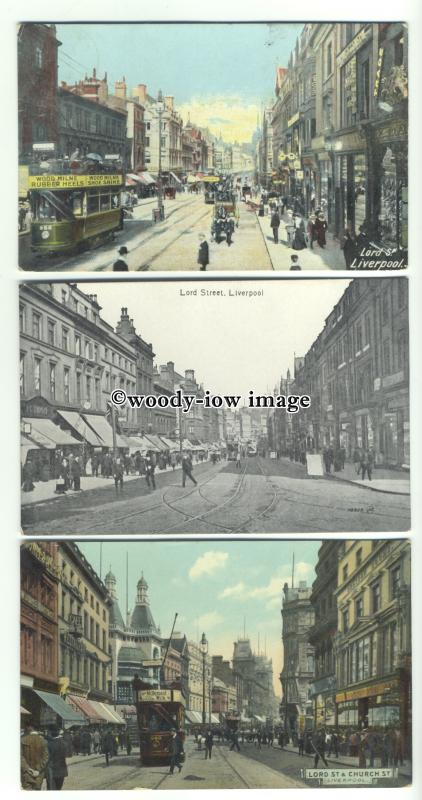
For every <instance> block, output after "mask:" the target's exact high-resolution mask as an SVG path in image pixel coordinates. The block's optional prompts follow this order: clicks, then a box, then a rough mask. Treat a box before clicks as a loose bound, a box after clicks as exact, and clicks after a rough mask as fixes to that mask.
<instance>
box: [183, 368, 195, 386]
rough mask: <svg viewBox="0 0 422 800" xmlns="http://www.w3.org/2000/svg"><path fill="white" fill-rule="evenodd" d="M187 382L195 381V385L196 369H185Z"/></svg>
mask: <svg viewBox="0 0 422 800" xmlns="http://www.w3.org/2000/svg"><path fill="white" fill-rule="evenodd" d="M185 380H187V381H193V383H195V370H194V369H185Z"/></svg>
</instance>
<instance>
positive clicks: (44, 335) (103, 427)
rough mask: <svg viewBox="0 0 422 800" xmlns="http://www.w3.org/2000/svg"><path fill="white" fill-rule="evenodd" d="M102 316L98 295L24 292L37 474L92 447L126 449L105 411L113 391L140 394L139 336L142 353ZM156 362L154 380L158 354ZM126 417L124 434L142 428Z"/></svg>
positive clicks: (27, 288) (26, 395)
mask: <svg viewBox="0 0 422 800" xmlns="http://www.w3.org/2000/svg"><path fill="white" fill-rule="evenodd" d="M100 312H101V307H100V306H99V304H98V300H97V296H96V295H87V294H85V293H84V292H82V291H81V290H80V289H78V287H77V286H76V285H75V284H60V283H53V284H25V285H23V286H22V287H21V289H20V304H19V314H20V317H19V319H20V394H21V414H22V425H23V430H24V434H23V435H24V437H25V439H24V444H25V447H24V448H23V452H24V453H25V456H26V455H27V454H29V456H30V458H31V460H32V462H33V464H34V468H35V469H36V473H37V475H38V474H39V473H41V471H42V468H43V467H44V468H45V470H47V471H48V472H49V474H50V476H54V475H55V474H57V466H58V464H60V463H61V460H62V458H63V456H64V455H68V454H69V453H71V452H72V453H74V454H78V455H79V456H81V457H82V460H83V462H84V463H85V461H86V459H87V457H88V455H89V454H90V453H91V452H92V449H93V448H94V449H96V450H97V451H99V452H101V450H102V449H103V448H108V449H111V448H113V446H114V444H116V445H117V446H124V442H122V441H120V438H119V436H118V434H116V437H115V438H114V437H113V430H112V425H110V424H109V422H108V421H107V417H106V414H107V413H108V412H109V406H108V403H109V400H110V392H111V391H112V390H113V389H114V388H122V389H125V390H126V391H127V392H128V393H136V389H137V385H138V380H139V378H138V373H139V370H138V361H139V357H138V346H140V345H139V341H138V339H139V337H138V338H136V337H135V338H136V345H137V347H136V348H135V346H133V345H132V344H131V343H130V342H128V341H126V339H125V338H124V337H123V336H122V335H121V334H120V333H116V332H115V331H114V330H113V328H112V327H111V325H109V324H108V323H107V322H105V321H104V320H103V319H102V318H101V316H100ZM149 352H151V353H152V348H151V351H150V350H148V353H149ZM150 362H151V368H150V372H151V375H152V355H151V357H150ZM119 417H120V419H121V422H120V423H119V424H120V425H121V429H122V431H125V432H126V431H127V432H130V431H133V430H139V418H138V415H137V411H136V410H134V409H129V408H126V407H125V408H123V409H122V410H121V413H120V415H119ZM123 419H124V421H123ZM31 444H32V445H33V446H32V448H31ZM44 477H46V476H44Z"/></svg>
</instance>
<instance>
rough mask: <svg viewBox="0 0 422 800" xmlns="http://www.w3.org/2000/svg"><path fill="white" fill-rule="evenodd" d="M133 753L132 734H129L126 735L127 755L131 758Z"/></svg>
mask: <svg viewBox="0 0 422 800" xmlns="http://www.w3.org/2000/svg"><path fill="white" fill-rule="evenodd" d="M131 752H132V742H131V739H130V734H129V733H128V732H127V733H126V753H127V754H128V756H130V754H131Z"/></svg>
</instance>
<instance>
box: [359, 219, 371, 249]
mask: <svg viewBox="0 0 422 800" xmlns="http://www.w3.org/2000/svg"><path fill="white" fill-rule="evenodd" d="M369 245H370V242H369V237H368V234H367V232H366V226H365V225H360V226H359V233H358V235H357V237H356V250H357V254H358V255H363V254H364V252H365V250H366V249H367V248H368V247H369Z"/></svg>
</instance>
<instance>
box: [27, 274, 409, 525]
mask: <svg viewBox="0 0 422 800" xmlns="http://www.w3.org/2000/svg"><path fill="white" fill-rule="evenodd" d="M19 312H20V320H19V321H20V394H21V448H20V452H21V487H22V491H21V504H22V505H21V507H22V527H23V530H24V532H25V533H28V534H39V535H42V534H51V535H54V534H63V535H77V534H81V535H85V534H91V535H103V534H113V533H114V534H119V535H122V534H128V533H131V534H145V533H146V534H151V535H154V534H164V533H166V534H167V533H168V534H176V533H183V534H187V533H190V534H201V533H205V534H208V533H219V534H222V535H224V534H227V533H239V534H240V533H243V532H249V533H263V532H267V533H306V532H313V533H317V532H322V533H324V532H328V531H330V532H346V533H347V532H351V531H367V532H369V531H372V532H373V531H378V532H385V531H407V530H409V527H410V425H409V332H408V279H407V278H406V277H402V276H399V275H397V276H394V277H392V276H389V277H383V276H377V277H359V278H356V279H354V280H349V279H343V278H335V279H332V278H330V279H327V278H322V279H321V278H318V279H317V278H308V279H303V280H299V281H298V280H296V279H294V278H288V279H286V280H282V281H280V280H272V281H265V282H262V281H256V280H252V281H251V280H245V281H209V280H205V281H191V282H187V281H186V282H185V281H184V282H173V281H158V282H157V281H153V282H151V281H147V282H145V281H142V282H139V281H136V280H129V281H127V280H126V281H125V280H120V281H115V280H112V281H100V282H96V283H83V282H81V283H78V284H76V283H69V282H61V281H59V282H53V283H51V282H49V283H42V282H41V283H25V284H22V285H21V287H20V296H19Z"/></svg>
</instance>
